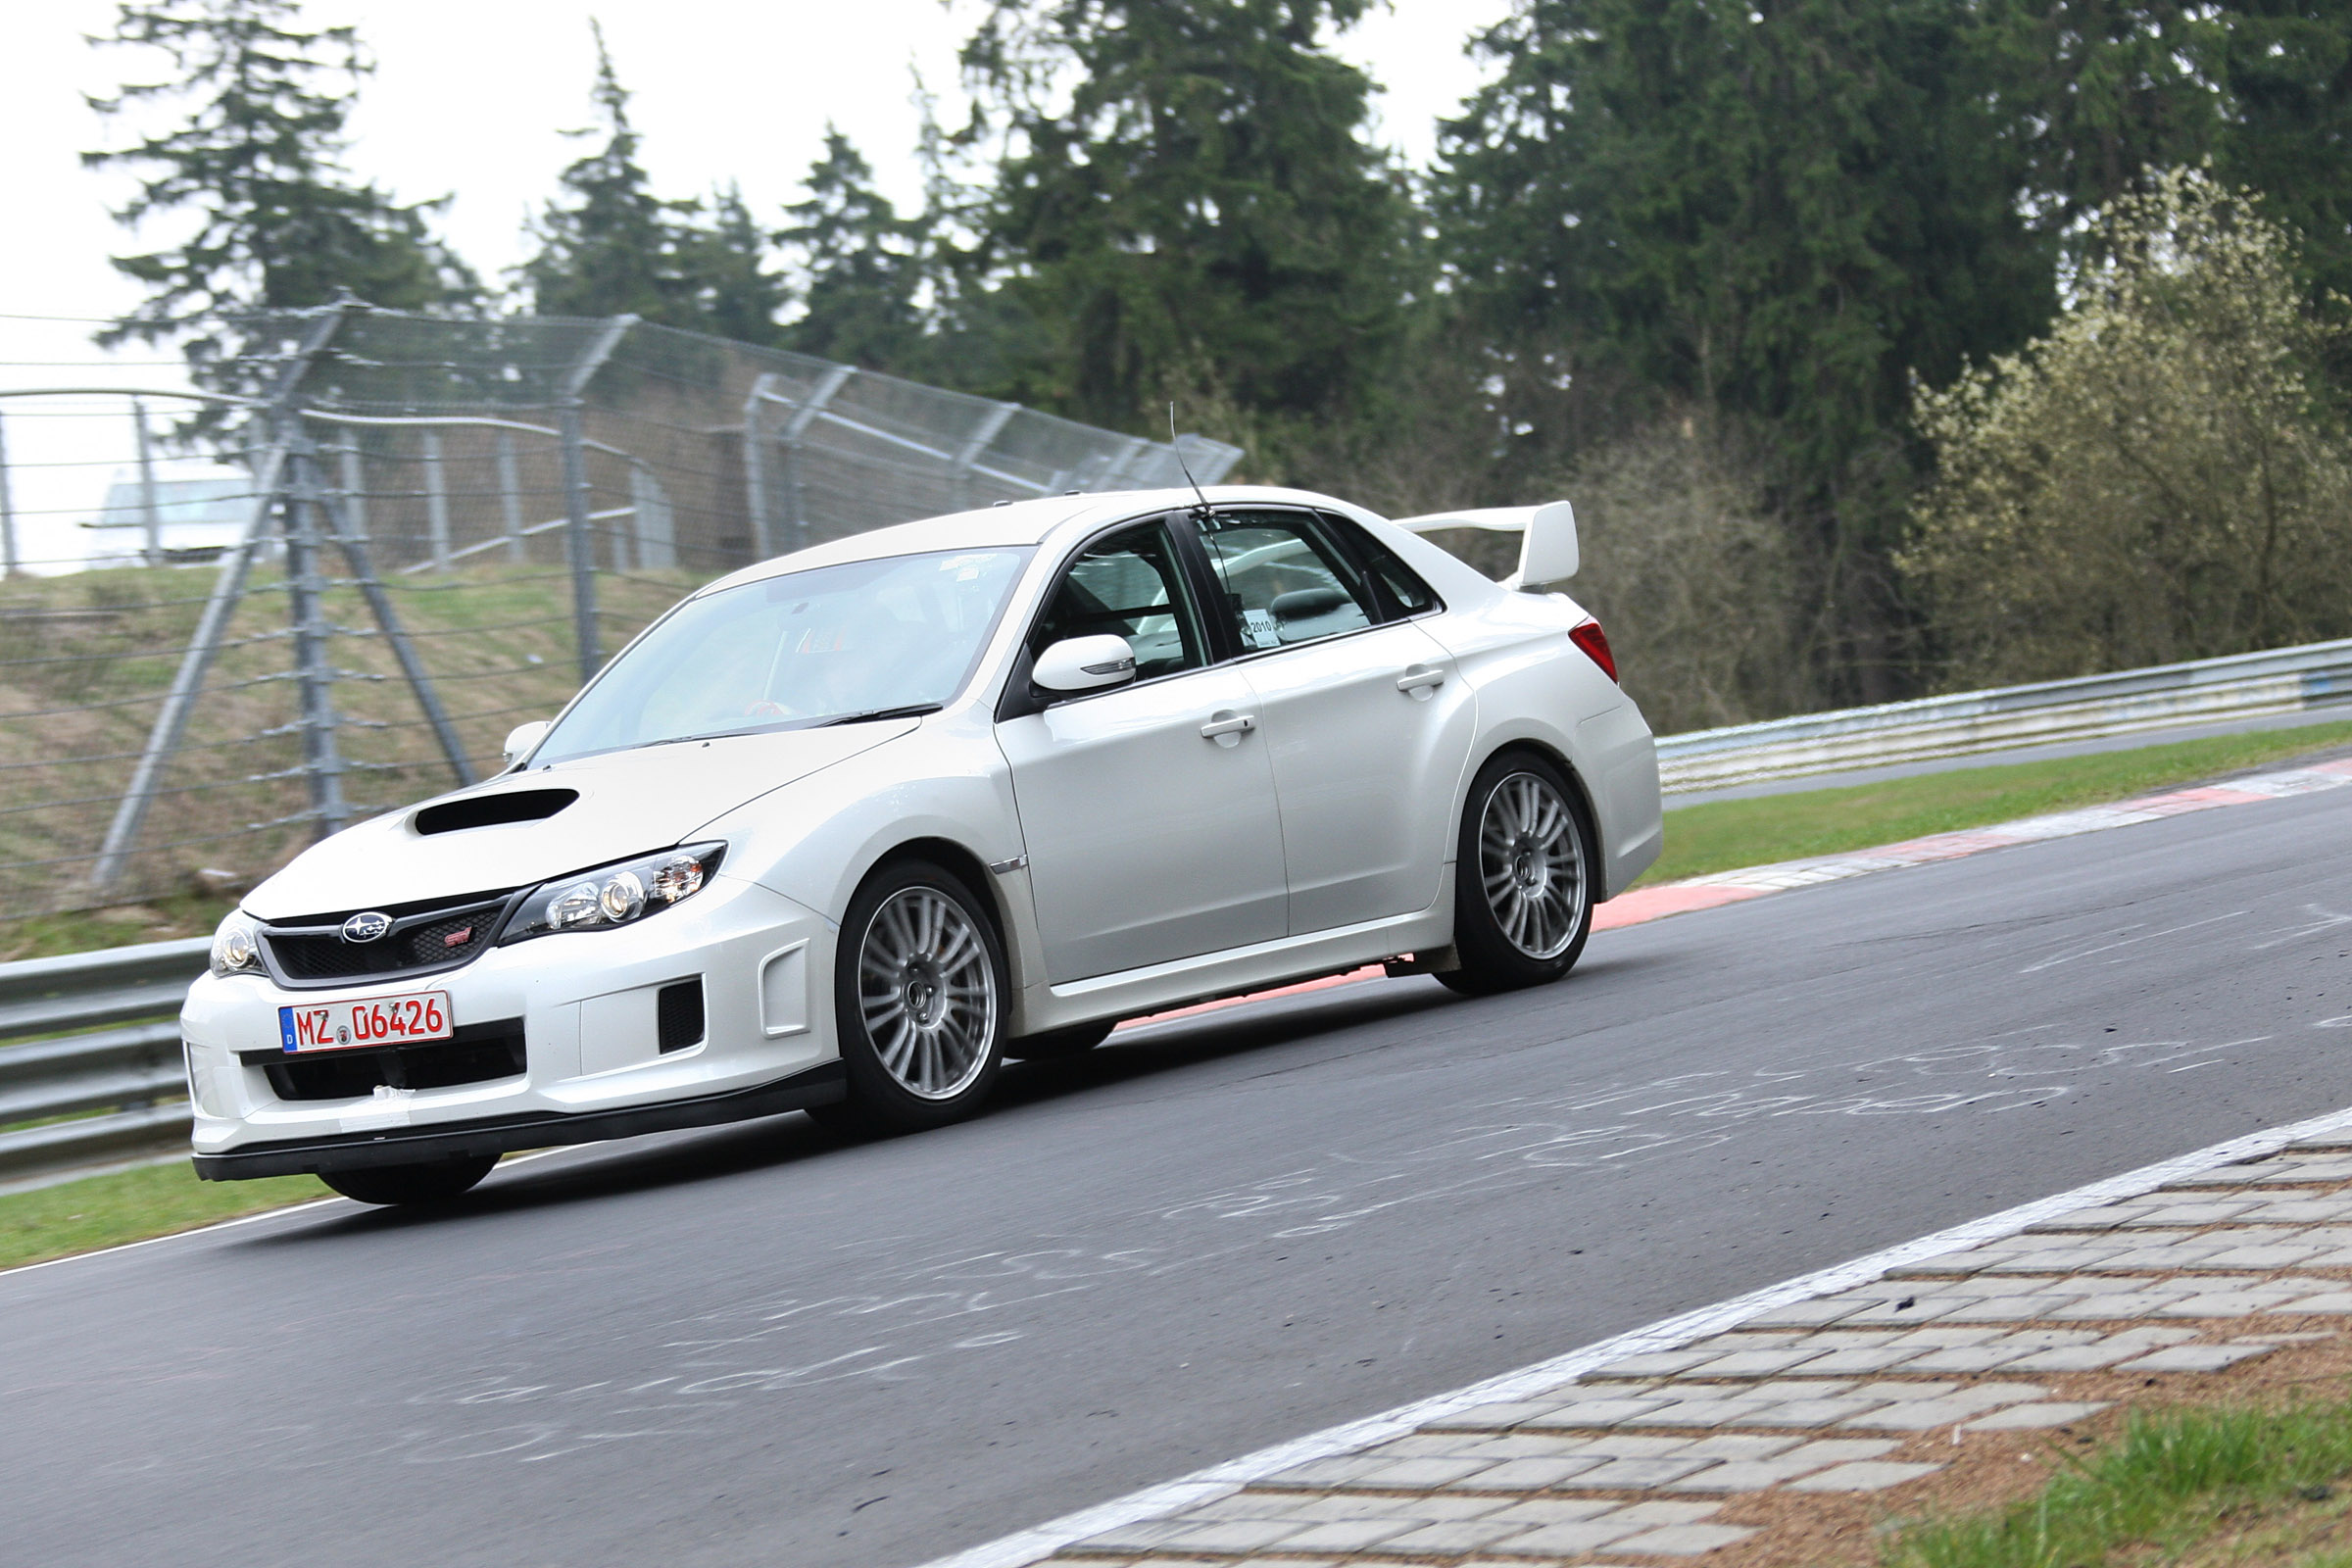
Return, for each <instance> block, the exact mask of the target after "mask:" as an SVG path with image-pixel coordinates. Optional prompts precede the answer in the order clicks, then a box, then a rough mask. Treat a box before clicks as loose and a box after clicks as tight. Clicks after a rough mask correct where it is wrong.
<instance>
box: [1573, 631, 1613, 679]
mask: <svg viewBox="0 0 2352 1568" xmlns="http://www.w3.org/2000/svg"><path fill="white" fill-rule="evenodd" d="M1568 640H1569V641H1570V642H1572V643H1574V644H1576V646H1577V647H1579V648H1582V649H1583V650H1584V651H1585V652H1586V653H1587V654H1588V655H1590V656H1591V657H1592V660H1593V662H1594V663H1595V664H1598V665H1599V666H1600V668H1601V673H1603V674H1605V675H1607V676H1608V677H1609V679H1611V680H1615V679H1616V678H1617V656H1616V655H1615V654H1612V653H1610V652H1609V634H1608V633H1607V632H1605V631H1602V630H1601V629H1600V622H1599V621H1597V620H1588V621H1585V622H1584V623H1582V624H1581V625H1577V626H1572V627H1570V628H1569V631H1568Z"/></svg>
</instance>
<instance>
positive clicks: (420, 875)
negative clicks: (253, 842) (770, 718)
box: [244, 718, 919, 920]
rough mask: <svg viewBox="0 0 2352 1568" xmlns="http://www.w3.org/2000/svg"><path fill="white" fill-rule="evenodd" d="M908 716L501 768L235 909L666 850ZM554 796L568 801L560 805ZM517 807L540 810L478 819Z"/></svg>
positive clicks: (320, 904)
mask: <svg viewBox="0 0 2352 1568" xmlns="http://www.w3.org/2000/svg"><path fill="white" fill-rule="evenodd" d="M918 722H919V721H918V720H916V719H912V718H905V719H888V720H878V721H875V722H872V723H865V724H843V725H840V726H837V727H831V728H823V729H801V730H779V731H776V732H773V733H770V734H764V735H730V736H725V737H721V738H718V739H714V740H711V741H689V742H679V743H676V744H673V745H668V746H648V747H643V748H640V749H638V750H635V751H627V752H612V753H607V754H606V755H604V756H601V757H584V758H579V759H577V760H572V761H568V762H558V763H556V764H555V765H553V766H552V767H535V768H532V769H531V770H530V771H529V772H526V773H513V774H508V775H505V776H503V777H500V778H498V779H495V780H493V781H491V782H490V783H488V784H482V785H477V786H476V787H474V788H472V789H467V790H459V791H456V792H455V793H453V794H449V795H442V796H437V797H435V798H434V799H432V800H430V801H426V802H423V803H421V804H420V805H417V806H413V807H405V808H403V809H400V810H397V811H392V812H388V813H386V814H385V815H382V816H378V817H371V818H370V819H368V821H365V822H360V823H357V824H355V825H353V826H351V827H349V828H346V829H344V830H343V831H342V832H340V833H337V834H336V835H335V836H334V837H332V838H329V839H325V840H323V841H321V842H320V843H318V844H315V845H313V846H311V848H310V849H308V850H305V851H304V852H303V853H302V854H301V855H299V856H297V857H295V858H294V860H293V862H292V863H291V864H289V865H287V866H286V868H285V869H284V870H282V871H280V872H278V873H277V874H276V875H275V876H272V877H270V879H269V880H268V881H266V882H264V883H262V885H261V886H259V887H257V888H255V889H254V890H253V892H252V893H251V894H249V895H247V897H246V899H245V901H244V907H245V910H246V912H247V913H249V914H252V915H254V916H256V917H258V918H260V919H264V920H284V919H290V918H293V917H295V916H297V915H310V914H327V913H332V912H335V911H339V910H346V909H362V908H381V907H386V906H389V905H399V904H410V903H415V902H417V901H419V900H428V899H443V898H453V897H457V896H460V895H464V894H468V893H489V892H495V891H497V890H499V889H503V888H515V887H521V886H524V885H525V884H528V883H535V882H545V881H547V880H549V879H550V878H553V877H560V876H564V875H565V874H567V873H569V872H572V871H578V870H582V869H585V868H586V867H589V866H593V865H601V864H603V863H605V862H606V861H609V860H617V859H622V858H627V857H629V856H632V855H640V854H645V853H647V852H650V851H653V850H661V849H667V848H668V847H669V846H670V845H673V844H680V843H684V842H686V841H687V840H688V839H690V838H692V837H693V836H694V835H695V830H696V829H698V828H700V827H702V826H703V825H704V824H705V823H707V822H711V821H713V820H715V819H716V818H718V817H720V816H723V815H725V814H726V813H727V812H729V811H731V810H734V809H736V808H738V807H740V806H743V805H745V804H746V803H747V802H750V801H753V800H755V799H757V798H759V797H760V796H761V795H764V794H766V793H768V792H769V791H770V790H775V789H781V788H782V787H784V786H785V785H787V784H791V783H794V782H796V781H798V780H800V779H804V778H807V777H808V776H809V774H811V773H814V772H816V771H818V770H819V769H821V768H827V767H831V766H832V765H833V764H834V763H836V762H839V761H844V760H847V759H849V758H852V757H856V756H857V755H858V753H860V752H866V751H871V750H872V749H873V748H875V747H877V746H883V745H887V744H889V743H890V742H891V741H894V740H896V739H898V738H899V737H900V736H902V735H905V734H907V733H908V732H909V731H911V730H913V729H914V728H915V726H916V724H917V723H918ZM554 792H570V793H573V794H576V796H577V798H576V799H573V800H570V801H568V802H565V801H564V800H563V799H562V796H561V795H560V794H557V793H554ZM551 808H553V809H552V810H551ZM525 810H528V811H543V812H548V814H545V815H543V816H539V817H538V818H537V819H534V820H525V821H495V820H493V821H487V822H479V823H478V825H475V824H476V822H477V821H478V819H480V818H485V817H489V818H495V817H497V816H500V815H501V814H515V813H516V812H519V811H525ZM420 819H421V820H420ZM453 822H454V823H456V824H457V825H454V826H453V825H450V824H452V823H453ZM420 826H421V827H423V828H425V829H426V831H419V827H420ZM436 828H438V829H440V830H439V831H432V829H436Z"/></svg>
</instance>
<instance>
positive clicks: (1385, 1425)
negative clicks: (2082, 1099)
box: [921, 1108, 2352, 1568]
mask: <svg viewBox="0 0 2352 1568" xmlns="http://www.w3.org/2000/svg"><path fill="white" fill-rule="evenodd" d="M2337 1133H2352V1108H2347V1109H2344V1110H2337V1111H2330V1112H2329V1113H2327V1115H2325V1116H2315V1117H2312V1118H2311V1119H2310V1120H2308V1121H2299V1122H2294V1123H2292V1124H2290V1125H2288V1126H2284V1127H2270V1128H2265V1129H2264V1130H2262V1131H2261V1132H2255V1133H2247V1134H2245V1135H2244V1136H2243V1137H2239V1138H2232V1139H2229V1140H2228V1141H2226V1142H2223V1143H2219V1144H2214V1145H2211V1146H2209V1147H2207V1148H2204V1149H2200V1150H2198V1151H2196V1152H2193V1153H2188V1154H2181V1155H2178V1156H2176V1157H2175V1158H2172V1159H2167V1160H2162V1161H2159V1162H2158V1163H2156V1164H2153V1165H2143V1166H2141V1167H2140V1168H2139V1169H2138V1170H2134V1171H2127V1172H2125V1173H2124V1174H2123V1175H2121V1176H2110V1177H2107V1178H2105V1179H2104V1180H2102V1181H2095V1182H2090V1183H2088V1184H2086V1185H2084V1186H2082V1187H2078V1188H2075V1189H2074V1190H2073V1191H2071V1192H2065V1193H2060V1194H2058V1195H2056V1196H2055V1197H2052V1198H2041V1199H2036V1200H2034V1201H2033V1202H2030V1203H2021V1204H2019V1205H2018V1206H2016V1207H2015V1208H2005V1209H2003V1210H2001V1211H2000V1212H1999V1213H1997V1214H1987V1215H1985V1217H1984V1218H1982V1219H1973V1220H1970V1221H1968V1222H1967V1223H1965V1224H1961V1225H1955V1226H1952V1227H1951V1228H1950V1229H1948V1230H1940V1231H1936V1232H1935V1233H1934V1234H1933V1235H1929V1236H1922V1237H1918V1238H1916V1239H1915V1240H1912V1241H1908V1242H1899V1243H1897V1244H1896V1245H1894V1246H1892V1247H1889V1248H1886V1249H1884V1250H1880V1251H1876V1252H1873V1253H1871V1254H1869V1255H1868V1256H1866V1257H1858V1258H1855V1259H1853V1260H1852V1261H1850V1262H1845V1263H1837V1264H1833V1265H1831V1266H1830V1267H1828V1268H1824V1269H1816V1270H1815V1271H1814V1272H1812V1273H1810V1274H1800V1275H1798V1276H1797V1277H1796V1278H1795V1279H1792V1280H1784V1281H1782V1282H1781V1283H1780V1284H1778V1285H1767V1286H1765V1287H1764V1288H1763V1289H1761V1290H1755V1291H1750V1292H1748V1293H1747V1294H1746V1295H1744V1296H1736V1297H1734V1298H1732V1299H1730V1300H1728V1301H1719V1302H1717V1303H1715V1304H1714V1305H1712V1306H1702V1307H1698V1308H1696V1309H1695V1310H1692V1311H1689V1312H1682V1313H1677V1314H1676V1315H1675V1316H1673V1317H1668V1318H1661V1319H1660V1320H1659V1321H1657V1322H1655V1323H1652V1324H1649V1325H1647V1326H1646V1327H1643V1328H1638V1329H1632V1330H1629V1331H1628V1332H1626V1333H1624V1334H1619V1335H1615V1336H1613V1337H1611V1338H1609V1339H1605V1340H1602V1341H1600V1342H1599V1343H1598V1344H1595V1345H1588V1346H1586V1347H1585V1348H1582V1349H1578V1350H1570V1351H1568V1352H1567V1353H1566V1354H1564V1355H1556V1356H1553V1357H1552V1358H1550V1359H1549V1360H1545V1361H1538V1362H1536V1363H1535V1364H1534V1365H1532V1366H1525V1367H1521V1368H1520V1369H1519V1370H1517V1371H1515V1372H1505V1373H1502V1374H1501V1375H1499V1376H1497V1377H1492V1378H1488V1379H1486V1380H1485V1381H1483V1382H1480V1383H1473V1384H1471V1385H1470V1386H1469V1387H1467V1388H1462V1389H1456V1390H1454V1391H1452V1392H1451V1393H1449V1394H1439V1395H1433V1396H1431V1397H1428V1398H1425V1399H1416V1400H1414V1401H1413V1402H1412V1403H1410V1404H1403V1405H1398V1406H1397V1408H1395V1409H1393V1410H1384V1411H1382V1412H1381V1413H1380V1414H1378V1415H1372V1416H1365V1417H1363V1418H1362V1419H1361V1420H1356V1421H1348V1422H1343V1423H1342V1424H1340V1425H1339V1426H1335V1427H1326V1428H1324V1429H1323V1430H1322V1431H1320V1432H1311V1433H1308V1434H1307V1435H1306V1436H1305V1437H1302V1438H1293V1439H1292V1440H1291V1441H1289V1442H1288V1443H1278V1444H1275V1445H1274V1446H1271V1447H1265V1448H1260V1449H1258V1450H1257V1451H1256V1452H1255V1453H1249V1454H1244V1455H1243V1456H1242V1457H1240V1458H1238V1459H1229V1460H1227V1461H1225V1462H1224V1463H1222V1464H1215V1465H1210V1466H1209V1467H1208V1468H1206V1469H1204V1470H1196V1471H1194V1472H1193V1473H1192V1474H1191V1475H1188V1476H1180V1477H1178V1478H1177V1479H1176V1480H1174V1481H1164V1482H1161V1483H1160V1484H1159V1485H1157V1486H1152V1487H1145V1488H1143V1489H1142V1490H1141V1491H1138V1492H1131V1493H1129V1494H1127V1495H1125V1496H1123V1497H1114V1498H1112V1499H1111V1500H1109V1501H1108V1502H1101V1503H1097V1504H1095V1505H1094V1506H1093V1507H1091V1508H1081V1509H1079V1510H1078V1511H1077V1512H1075V1513H1067V1514H1063V1515H1062V1516H1061V1517H1060V1518H1058V1519H1053V1520H1049V1521H1047V1522H1046V1523H1044V1524H1042V1525H1036V1526H1033V1527H1031V1528H1030V1529H1027V1530H1023V1531H1019V1532H1017V1533H1016V1534H1013V1535H1009V1536H1005V1537H1003V1538H1001V1539H999V1540H996V1541H991V1542H988V1543H985V1544H981V1545H977V1546H972V1547H969V1548H967V1549H965V1550H962V1551H958V1552H952V1553H950V1554H949V1555H947V1556H944V1557H935V1558H933V1559H932V1560H931V1561H930V1562H928V1563H925V1564H922V1565H921V1568H1026V1565H1027V1564H1030V1563H1034V1562H1037V1561H1039V1560H1041V1559H1043V1558H1046V1557H1050V1556H1052V1555H1053V1554H1054V1552H1056V1551H1059V1550H1060V1549H1061V1548H1062V1547H1064V1546H1068V1545H1072V1544H1076V1543H1078V1542H1081V1541H1085V1540H1088V1539H1090V1538H1091V1537H1094V1536H1099V1535H1101V1534H1103V1532H1104V1531H1106V1530H1116V1529H1118V1528H1119V1527H1121V1526H1122V1525H1131V1524H1136V1523H1138V1522H1140V1521H1142V1520H1146V1519H1157V1518H1161V1517H1164V1516H1166V1515H1168V1514H1172V1513H1176V1512H1178V1511H1180V1510H1182V1509H1185V1508H1189V1507H1191V1506H1193V1505H1194V1504H1196V1503H1201V1502H1206V1501H1208V1500H1209V1499H1211V1498H1213V1497H1220V1496H1223V1495H1227V1494H1229V1493H1234V1492H1239V1491H1240V1490H1241V1489H1242V1488H1244V1487H1246V1486H1249V1485H1250V1483H1252V1482H1256V1481H1263V1480H1265V1479H1267V1478H1268V1477H1270V1476H1273V1475H1275V1474H1278V1473H1279V1472H1281V1471H1284V1470H1288V1469H1290V1468H1292V1467H1293V1466H1294V1465H1301V1464H1305V1463H1307V1462H1309V1461H1310V1460H1314V1459H1328V1458H1331V1457H1332V1456H1334V1455H1336V1454H1342V1453H1348V1452H1352V1451H1354V1450H1356V1449H1358V1448H1365V1447H1369V1446H1372V1445H1373V1444H1376V1443H1386V1442H1388V1441H1389V1440H1390V1439H1392V1438H1399V1437H1402V1436H1404V1435H1405V1434H1407V1433H1409V1432H1412V1431H1415V1430H1417V1429H1418V1428H1420V1427H1422V1426H1425V1425H1427V1424H1428V1423H1429V1422H1432V1421H1437V1420H1442V1419H1444V1418H1445V1417H1446V1416H1450V1415H1456V1414H1459V1413H1460V1412H1461V1411H1464V1410H1468V1409H1471V1408H1473V1407H1475V1406H1477V1405H1482V1404H1507V1403H1510V1402H1513V1401H1515V1400H1519V1399H1526V1398H1531V1397H1535V1396H1537V1395H1540V1394H1543V1393H1545V1392H1547V1391H1549V1390H1551V1389H1554V1388H1557V1387H1559V1386H1560V1385H1561V1384H1564V1383H1566V1382H1568V1381H1570V1380H1571V1379H1573V1378H1575V1377H1577V1376H1579V1375H1580V1374H1582V1373H1585V1372H1589V1371H1591V1370H1593V1368H1594V1367H1597V1366H1601V1365H1603V1364H1605V1363H1607V1362H1610V1361H1615V1360H1619V1359H1622V1358H1623V1357H1625V1356H1629V1355H1641V1354H1644V1353H1647V1352H1650V1351H1654V1350H1668V1349H1672V1348H1675V1347H1676V1346H1679V1345H1684V1344H1688V1343H1689V1342H1691V1341H1692V1340H1697V1339H1703V1338H1705V1337H1707V1336H1708V1335H1711V1334H1721V1333H1723V1332H1724V1331H1725V1330H1726V1329H1731V1328H1736V1327H1738V1326H1739V1325H1740V1324H1741V1323H1743V1322H1745V1321H1747V1320H1748V1319H1749V1318H1751V1317H1755V1316H1757V1315H1758V1314H1759V1313H1763V1312H1769V1311H1772V1310H1774V1309H1775V1308H1778V1307H1783V1306H1787V1305H1789V1303H1791V1302H1794V1301H1802V1300H1809V1299H1812V1298H1814V1297H1817V1296H1832V1295H1835V1294H1837V1293H1838V1292H1839V1291H1844V1290H1851V1289H1852V1288H1853V1287H1855V1286H1857V1285H1867V1284H1868V1283H1870V1282H1871V1281H1872V1280H1875V1279H1878V1278H1879V1277H1881V1276H1882V1275H1885V1274H1889V1273H1892V1272H1893V1271H1894V1270H1896V1269H1898V1268H1907V1267H1909V1266H1910V1265H1912V1264H1914V1263H1920V1262H1924V1261H1926V1260H1927V1259H1929V1258H1931V1257H1940V1256H1942V1255H1943V1254H1944V1253H1946V1252H1956V1251H1960V1250H1963V1249H1966V1248H1970V1247H1976V1246H1980V1245H1982V1244H1984V1243H1985V1242H1990V1241H1997V1240H1999V1239H2001V1238H2002V1237H2005V1236H2014V1235H2016V1234H2017V1233H2018V1232H2020V1231H2022V1230H2024V1229H2026V1227H2028V1226H2029V1225H2035V1224H2039V1223H2040V1222H2041V1221H2043V1220H2046V1219H2054V1218H2056V1217H2057V1216H2058V1215H2060V1214H2064V1213H2067V1212H2069V1211H2071V1210H2073V1209H2078V1208H2086V1207H2088V1206H2090V1205H2092V1204H2094V1203H2107V1202H2113V1201H2116V1200H2118V1199H2123V1198H2136V1197H2138V1196H2139V1195H2140V1194H2142V1193H2149V1192H2154V1191H2155V1190H2156V1189H2157V1188H2159V1187H2163V1186H2165V1185H2167V1184H2168V1183H2172V1182H2177V1181H2180V1180H2181V1179H2182V1178H2184V1177H2188V1176H2194V1175H2198V1174H2201V1173H2202V1172H2204V1171H2208V1170H2211V1169H2213V1168H2214V1167H2215V1166H2217V1165H2229V1164H2234V1163H2236V1162H2237V1161H2239V1160H2245V1159H2255V1158H2259V1157H2261V1156H2262V1155H2265V1154H2275V1153H2277V1152H2278V1151H2279V1150H2281V1149H2284V1148H2286V1147H2287V1146H2288V1145H2289V1144H2293V1143H2298V1142H2301V1141H2303V1140H2305V1139H2311V1138H2320V1137H2325V1136H2327V1135H2329V1134H2337Z"/></svg>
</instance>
